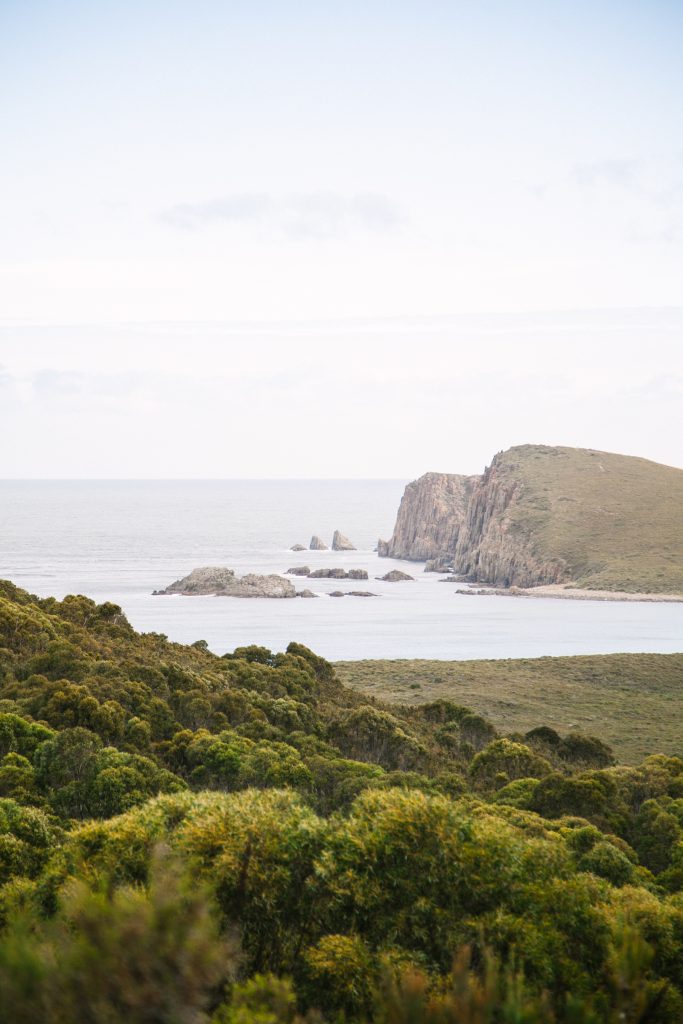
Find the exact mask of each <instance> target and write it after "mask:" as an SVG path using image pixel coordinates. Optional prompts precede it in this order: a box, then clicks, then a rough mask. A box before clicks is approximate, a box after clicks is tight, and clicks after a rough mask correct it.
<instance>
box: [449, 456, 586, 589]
mask: <svg viewBox="0 0 683 1024" xmlns="http://www.w3.org/2000/svg"><path fill="white" fill-rule="evenodd" d="M525 448H531V446H525ZM514 451H515V449H511V450H510V451H509V452H499V454H498V455H496V456H495V457H494V459H493V461H492V463H491V465H490V466H489V467H487V469H486V470H485V471H484V474H483V476H481V477H477V478H475V479H476V483H475V485H474V487H473V488H472V492H471V494H470V499H469V502H468V505H467V511H466V514H465V518H464V522H463V524H462V527H461V529H460V531H459V533H458V540H457V543H456V545H455V548H454V549H453V559H452V563H453V568H454V569H455V571H456V572H457V573H460V574H462V575H463V576H466V577H467V578H468V579H470V580H471V581H473V582H477V583H489V584H493V585H495V586H499V587H512V586H516V587H534V586H539V585H540V584H543V583H561V582H564V581H567V580H569V578H570V577H569V574H568V570H567V563H566V561H565V560H564V559H563V558H558V557H552V556H551V555H550V554H549V553H548V552H547V551H544V550H543V547H542V545H540V544H539V543H538V541H539V538H538V537H537V535H536V532H535V530H534V521H533V517H532V518H531V519H529V517H527V516H521V515H520V514H519V513H520V510H521V507H522V506H523V505H524V504H525V503H526V501H527V500H528V497H529V495H528V493H527V492H528V488H527V487H526V486H525V482H524V480H523V479H522V477H521V476H520V473H519V470H520V463H519V461H517V460H516V459H515V458H514V456H513V457H511V454H512V453H513V452H514Z"/></svg>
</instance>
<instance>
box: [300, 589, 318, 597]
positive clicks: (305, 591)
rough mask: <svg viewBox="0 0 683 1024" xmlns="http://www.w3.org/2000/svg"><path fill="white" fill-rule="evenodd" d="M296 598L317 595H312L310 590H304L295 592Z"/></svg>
mask: <svg viewBox="0 0 683 1024" xmlns="http://www.w3.org/2000/svg"><path fill="white" fill-rule="evenodd" d="M296 596H297V597H318V595H317V594H314V593H313V591H312V590H308V589H306V590H297V592H296Z"/></svg>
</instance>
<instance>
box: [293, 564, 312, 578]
mask: <svg viewBox="0 0 683 1024" xmlns="http://www.w3.org/2000/svg"><path fill="white" fill-rule="evenodd" d="M310 573H311V569H310V566H308V565H295V566H294V568H293V569H288V570H287V575H288V576H310Z"/></svg>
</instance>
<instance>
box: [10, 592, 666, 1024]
mask: <svg viewBox="0 0 683 1024" xmlns="http://www.w3.org/2000/svg"><path fill="white" fill-rule="evenodd" d="M0 643H1V644H2V650H1V651H0V925H1V928H0V1020H5V1019H7V1020H12V1021H17V1022H18V1024H23V1022H28V1021H35V1020H40V1021H44V1022H46V1024H51V1022H54V1024H57V1022H59V1024H67V1022H71V1021H73V1020H83V1021H92V1022H93V1024H110V1022H112V1024H113V1022H114V1021H119V1020H129V1021H131V1022H132V1024H136V1022H150V1024H151V1022H152V1021H159V1022H169V1024H171V1022H172V1024H194V1022H196V1024H200V1022H202V1021H209V1020H211V1021H213V1024H252V1022H256V1024H299V1022H303V1021H310V1022H314V1021H320V1020H321V1019H322V1020H329V1021H334V1020H337V1019H341V1018H343V1019H345V1020H347V1021H349V1022H356V1021H357V1022H361V1021H369V1020H375V1021H378V1022H379V1021H384V1022H387V1024H389V1022H396V1024H400V1022H403V1021H406V1022H408V1021H411V1022H415V1024H421V1022H423V1021H424V1022H428V1024H448V1022H451V1021H452V1022H453V1024H456V1022H457V1024H468V1022H469V1024H482V1022H487V1024H497V1022H506V1024H512V1022H515V1024H520V1022H527V1024H540V1022H544V1024H545V1022H555V1024H578V1022H581V1024H602V1022H609V1024H611V1022H615V1024H616V1021H623V1020H626V1021H631V1022H639V1021H642V1022H645V1021H646V1020H648V1021H651V1022H654V1024H677V1022H678V1021H680V1020H681V1019H683V996H682V993H683V966H682V964H683V955H682V951H683V760H682V759H680V758H678V757H672V756H669V757H667V756H665V755H662V754H658V755H653V756H651V757H649V758H647V759H646V760H645V761H644V762H642V763H641V764H639V765H638V766H630V767H629V766H623V765H616V764H615V763H614V758H613V755H612V752H611V750H610V749H609V748H608V747H607V746H606V745H605V744H604V743H602V742H601V741H600V740H599V739H597V738H594V737H591V736H584V735H581V734H578V733H577V732H576V731H575V730H571V731H569V732H563V731H561V730H560V731H558V730H557V729H556V728H554V727H553V726H552V725H546V726H543V725H538V723H536V724H537V727H536V728H534V729H527V730H526V732H525V733H520V734H510V735H507V736H505V735H499V734H498V733H497V732H496V730H495V728H494V726H493V725H492V724H491V722H489V721H488V720H487V719H486V718H485V717H483V716H482V715H481V714H480V713H478V712H475V711H472V710H471V709H470V708H469V707H466V706H464V705H461V704H459V703H455V702H453V701H451V700H448V699H443V698H439V699H437V700H431V701H427V702H425V703H423V704H422V705H421V706H418V707H410V706H405V705H403V706H401V705H399V704H393V705H389V704H382V703H381V702H379V701H376V700H373V698H372V697H369V696H368V695H367V694H363V695H361V694H358V693H356V692H354V691H353V690H349V689H346V688H345V687H344V686H342V685H341V683H340V682H339V680H338V679H337V677H336V674H335V671H334V669H333V668H332V666H330V665H329V664H328V663H327V662H325V661H324V660H323V659H321V658H319V657H317V656H316V655H315V654H313V653H312V652H310V651H308V650H307V649H306V648H305V647H303V646H301V645H298V644H290V646H289V648H288V650H287V651H286V652H285V653H281V654H280V653H273V652H271V651H268V650H266V649H264V648H261V647H253V646H252V647H244V648H239V649H238V650H236V651H235V652H234V653H233V654H232V655H229V656H226V657H222V658H219V657H216V656H214V655H213V654H211V652H210V651H209V650H208V649H207V648H206V645H205V644H194V645H191V646H189V647H184V646H181V645H176V644H171V643H169V642H168V641H167V640H166V639H165V638H163V637H161V636H160V635H157V634H137V633H135V632H134V631H133V630H132V629H131V628H130V626H129V625H128V623H127V622H126V620H125V618H124V617H123V615H122V614H121V611H120V609H118V608H117V607H116V606H115V605H111V604H107V605H101V606H98V605H95V604H94V603H93V602H92V601H89V600H88V599H86V598H83V597H76V598H66V599H65V600H64V601H55V600H53V599H47V600H39V599H38V598H33V597H31V595H28V594H25V593H24V592H22V591H19V590H17V589H16V588H13V587H12V585H11V584H0ZM579 660H581V659H579ZM489 664H491V663H489ZM190 879H191V881H188V880H190ZM238 946H239V952H238ZM454 957H455V966H454ZM569 993H571V995H569ZM3 1000H4V1002H3ZM10 1007H11V1010H10Z"/></svg>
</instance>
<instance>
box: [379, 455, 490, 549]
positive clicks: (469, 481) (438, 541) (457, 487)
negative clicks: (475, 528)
mask: <svg viewBox="0 0 683 1024" xmlns="http://www.w3.org/2000/svg"><path fill="white" fill-rule="evenodd" d="M478 480H479V477H476V476H457V475H456V474H453V473H425V475H424V476H421V477H420V478H419V480H414V481H413V483H410V484H408V486H407V487H406V489H405V493H404V495H403V497H402V499H401V504H400V507H399V510H398V516H397V518H396V526H395V527H394V532H393V534H392V537H391V540H388V541H386V540H381V541H380V542H379V544H378V546H377V551H378V553H379V555H380V557H382V558H406V559H409V560H410V561H413V562H423V561H426V560H427V559H431V558H436V559H444V558H450V557H451V556H452V554H453V552H454V551H455V548H456V545H457V543H458V536H459V533H460V528H461V527H462V525H463V522H464V521H465V515H466V512H467V506H468V502H469V498H470V494H471V493H472V489H473V487H474V485H475V483H476V482H477V481H478Z"/></svg>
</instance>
